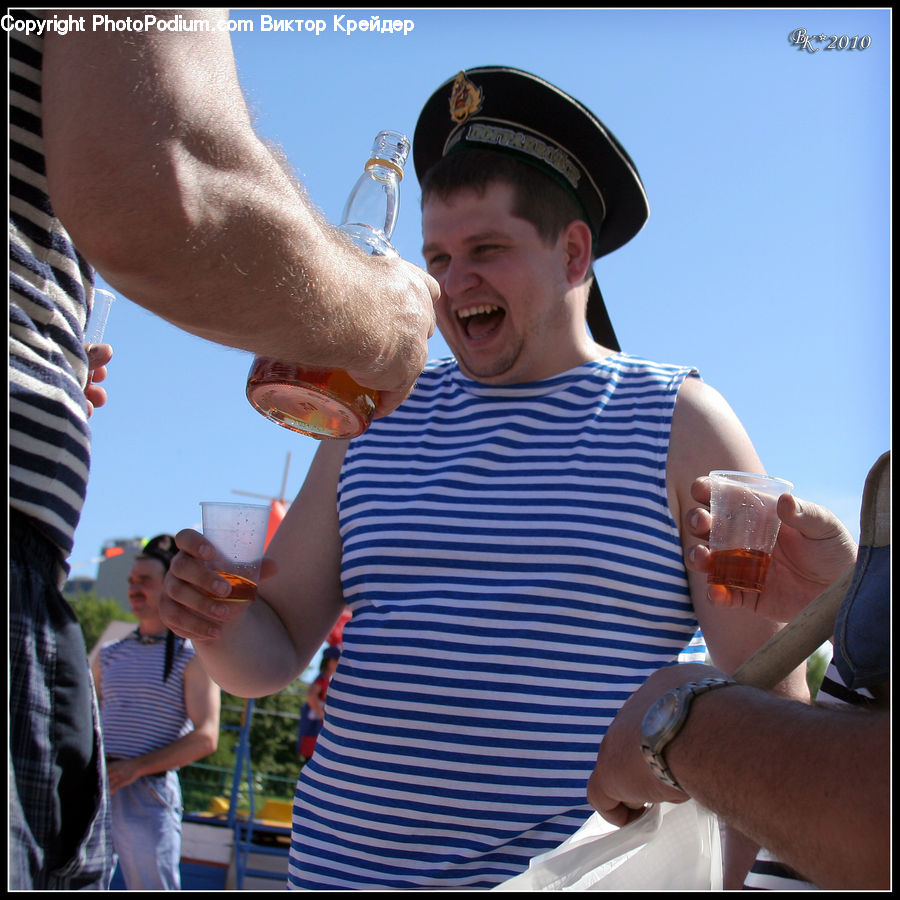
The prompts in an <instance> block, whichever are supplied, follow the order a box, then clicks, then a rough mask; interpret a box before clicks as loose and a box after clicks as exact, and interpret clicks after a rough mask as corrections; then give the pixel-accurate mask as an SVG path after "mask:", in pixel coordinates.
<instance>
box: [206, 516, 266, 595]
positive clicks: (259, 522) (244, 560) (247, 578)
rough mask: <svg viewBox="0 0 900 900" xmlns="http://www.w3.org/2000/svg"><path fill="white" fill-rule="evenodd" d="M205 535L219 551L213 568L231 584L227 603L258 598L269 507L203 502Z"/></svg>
mask: <svg viewBox="0 0 900 900" xmlns="http://www.w3.org/2000/svg"><path fill="white" fill-rule="evenodd" d="M200 508H201V510H202V514H203V536H204V537H205V538H206V539H207V540H208V541H209V542H210V543H211V544H212V545H213V546H214V547H215V548H216V558H215V559H214V560H213V563H212V565H213V568H215V570H216V572H217V573H218V574H219V575H220V576H221V577H222V578H224V579H225V580H226V581H227V582H228V583H229V584H230V585H231V594H230V595H229V596H228V597H224V598H222V597H220V598H218V599H220V600H221V599H224V600H252V599H253V597H254V596H255V595H256V585H257V582H258V581H259V569H260V565H261V564H262V558H263V551H264V549H265V544H266V532H267V530H268V525H269V507H268V506H261V505H259V504H258V503H201V504H200Z"/></svg>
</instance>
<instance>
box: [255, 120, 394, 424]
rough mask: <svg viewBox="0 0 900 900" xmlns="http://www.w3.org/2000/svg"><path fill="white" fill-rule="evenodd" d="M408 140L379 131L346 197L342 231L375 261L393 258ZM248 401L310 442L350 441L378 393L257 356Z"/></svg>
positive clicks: (338, 375)
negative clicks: (320, 440)
mask: <svg viewBox="0 0 900 900" xmlns="http://www.w3.org/2000/svg"><path fill="white" fill-rule="evenodd" d="M409 149H410V144H409V138H407V137H406V135H403V134H400V133H399V132H397V131H382V132H379V134H378V135H377V136H376V138H375V142H374V144H373V146H372V153H371V156H370V158H369V160H368V162H367V163H366V165H365V169H364V170H363V173H362V175H361V176H360V177H359V180H358V181H357V182H356V184H355V185H354V187H353V190H352V191H351V192H350V196H349V197H348V198H347V204H346V205H345V207H344V212H343V215H342V216H341V225H340V227H341V228H342V229H343V230H344V231H346V232H347V233H348V234H349V235H350V236H351V237H352V238H353V241H354V242H355V243H356V244H357V246H359V247H360V248H361V249H363V250H365V251H366V252H367V253H370V254H372V255H373V256H396V255H397V251H396V250H395V249H394V248H393V246H392V245H391V235H392V234H393V231H394V225H395V224H396V223H397V213H398V211H399V209H400V180H401V179H402V178H403V166H404V164H405V163H406V158H407V156H408V155H409ZM247 399H248V400H249V401H250V403H251V404H252V405H253V406H254V407H255V408H256V409H257V410H259V412H261V413H262V414H263V415H264V416H266V418H268V419H271V420H272V421H273V422H275V423H277V424H278V425H282V426H283V427H285V428H289V429H290V430H291V431H297V432H300V433H301V434H308V435H311V436H312V437H317V438H323V437H331V438H350V437H356V435H358V434H362V433H363V432H364V431H365V430H366V429H367V428H368V427H369V423H370V422H371V421H372V414H373V413H374V412H375V404H376V402H377V400H378V393H377V392H376V391H373V390H370V389H368V388H364V387H362V386H361V385H359V384H357V383H356V382H355V381H354V380H353V379H352V378H351V377H350V376H349V375H348V374H347V373H346V372H343V371H341V370H339V369H321V368H318V369H317V368H311V367H309V366H298V365H295V364H293V363H284V362H280V361H279V360H276V359H270V358H266V357H261V356H257V357H256V358H255V359H254V360H253V365H252V366H251V367H250V374H249V376H248V378H247Z"/></svg>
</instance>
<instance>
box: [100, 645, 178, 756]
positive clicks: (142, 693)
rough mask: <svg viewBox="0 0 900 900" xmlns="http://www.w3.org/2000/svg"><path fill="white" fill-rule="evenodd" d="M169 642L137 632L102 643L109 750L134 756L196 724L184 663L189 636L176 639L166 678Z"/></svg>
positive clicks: (104, 717) (103, 714)
mask: <svg viewBox="0 0 900 900" xmlns="http://www.w3.org/2000/svg"><path fill="white" fill-rule="evenodd" d="M165 658H166V642H165V640H158V641H156V642H155V643H143V642H142V641H141V640H140V639H139V638H138V637H136V636H135V634H134V633H132V634H131V635H129V636H128V637H126V638H122V640H120V641H113V642H112V643H109V644H104V645H103V646H102V647H101V648H100V695H101V698H102V700H101V704H100V720H101V724H102V728H103V750H104V752H105V753H106V755H107V756H121V757H124V758H126V759H130V758H131V757H133V756H140V755H141V754H143V753H150V752H151V751H152V750H158V749H159V748H160V747H165V746H166V744H171V743H172V741H174V740H177V739H178V738H180V737H184V735H186V734H188V733H189V732H190V731H191V730H192V729H193V724H192V723H191V720H190V719H189V718H188V714H187V708H186V706H185V702H184V669H185V666H187V664H188V663H189V662H190V661H191V660H192V659H193V658H194V647H193V644H191V642H190V641H186V640H183V639H182V638H178V639H176V641H175V657H174V661H173V664H172V671H171V672H170V673H169V677H168V678H167V679H166V680H165V681H163V667H164V665H165Z"/></svg>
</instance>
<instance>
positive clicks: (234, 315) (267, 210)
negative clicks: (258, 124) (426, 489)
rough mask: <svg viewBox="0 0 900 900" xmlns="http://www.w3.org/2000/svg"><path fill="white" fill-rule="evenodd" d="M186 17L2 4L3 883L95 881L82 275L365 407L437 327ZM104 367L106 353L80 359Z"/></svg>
mask: <svg viewBox="0 0 900 900" xmlns="http://www.w3.org/2000/svg"><path fill="white" fill-rule="evenodd" d="M184 12H185V11H183V10H153V12H152V14H149V13H148V12H147V11H146V10H143V11H141V10H129V9H125V10H120V9H116V10H105V11H104V12H103V15H102V17H101V18H102V20H103V26H102V27H84V22H85V19H86V18H87V16H84V17H79V16H72V15H67V14H65V13H66V11H62V12H61V11H59V10H57V11H53V10H40V9H37V10H22V9H16V10H12V11H10V13H9V15H7V16H4V27H5V28H6V29H7V30H8V32H9V35H8V36H9V54H10V55H9V63H10V78H9V87H10V92H9V97H10V106H9V114H10V120H9V136H10V152H9V158H10V197H9V385H10V390H9V425H10V457H9V459H10V467H9V468H10V492H9V493H10V607H9V635H10V640H9V660H10V769H11V778H10V783H11V790H10V798H9V799H10V865H9V869H10V884H11V886H12V887H13V888H14V889H39V890H74V889H78V888H86V887H99V888H103V887H106V886H107V885H108V883H109V875H110V864H111V850H110V839H109V815H108V794H107V791H106V786H105V773H104V769H103V753H102V747H101V737H100V732H99V726H98V724H97V721H96V718H97V710H96V703H95V696H94V690H93V686H92V684H91V679H90V672H89V669H88V663H87V655H86V653H85V647H84V639H83V637H82V635H81V630H80V628H79V626H78V622H77V620H76V619H75V615H74V613H73V612H72V610H71V608H70V607H69V606H68V604H67V603H66V601H65V599H64V598H63V596H62V594H61V592H60V588H61V586H62V585H63V584H64V582H65V580H66V577H67V563H66V560H67V558H68V555H69V553H70V552H71V549H72V545H73V535H74V532H75V528H76V527H77V524H78V519H79V516H80V514H81V508H82V504H83V502H84V498H85V494H86V491H87V478H88V471H89V468H90V428H89V425H88V417H89V415H90V412H91V409H92V406H91V404H94V405H100V403H101V402H102V400H103V398H104V393H103V390H102V388H96V387H89V388H88V390H87V392H86V390H85V385H86V383H87V381H88V369H89V365H88V356H87V352H86V349H85V346H84V326H85V320H86V318H87V315H88V312H89V311H90V308H91V303H92V298H93V294H94V282H95V271H99V272H100V273H101V274H102V275H103V276H104V277H105V278H106V279H107V281H108V282H109V283H110V284H111V285H112V286H113V287H114V288H115V289H116V290H118V291H120V292H121V293H123V294H124V295H125V296H127V297H128V298H129V299H130V300H133V301H134V302H136V303H138V304H140V305H141V306H144V307H145V308H147V309H149V310H151V311H153V312H154V313H156V314H158V315H160V316H162V317H164V318H166V319H167V320H168V321H170V322H172V323H173V324H175V325H177V326H179V327H180V328H182V329H184V330H185V331H189V332H191V333H192V334H196V335H199V336H201V337H203V338H206V339H208V340H212V341H215V342H217V343H221V344H224V345H226V346H233V347H238V348H241V349H244V350H249V351H251V352H253V353H256V354H259V355H261V356H267V357H268V356H271V357H274V358H276V359H281V360H285V361H294V362H305V363H307V364H316V365H319V364H321V365H327V366H330V367H341V368H345V369H349V370H351V371H354V370H355V377H356V378H357V379H358V380H359V381H361V382H362V383H363V384H365V385H367V386H370V387H373V388H382V389H383V392H382V393H381V395H380V404H381V405H382V406H383V409H382V412H386V411H388V410H389V409H391V408H392V407H393V406H394V405H396V404H397V403H399V402H400V401H401V400H402V399H403V398H404V397H405V396H406V395H407V394H408V393H409V391H410V390H411V387H412V384H413V383H414V381H415V378H416V377H417V375H418V374H419V372H420V371H421V368H422V365H423V364H424V362H425V360H426V358H427V341H428V337H429V336H430V334H431V332H432V330H433V327H434V310H433V304H432V297H433V296H436V295H437V285H436V284H435V283H434V281H433V280H432V279H431V278H429V277H428V276H427V275H426V274H425V273H424V272H423V271H422V270H421V269H419V268H418V267H416V266H413V265H412V264H409V263H405V262H402V261H400V260H388V259H380V260H374V259H370V258H368V257H365V256H363V255H362V254H360V253H359V252H358V251H356V250H355V249H354V248H353V247H350V246H348V244H347V241H346V238H345V237H344V236H342V235H341V233H339V232H338V231H337V229H335V228H334V227H333V226H331V225H329V224H328V223H327V222H325V221H324V219H323V218H322V217H321V215H320V214H319V213H318V212H317V211H316V210H315V209H314V208H313V207H312V205H311V203H310V202H309V199H308V197H307V196H306V193H305V191H304V189H303V188H302V186H301V185H299V184H298V183H297V182H296V181H295V179H294V178H293V177H292V175H291V174H290V171H289V169H288V167H287V166H286V165H285V164H284V160H283V158H282V155H281V153H280V152H279V151H277V150H273V149H272V148H271V147H270V146H269V145H268V144H267V143H266V142H264V141H263V140H262V139H261V138H260V137H259V136H258V135H257V134H256V132H255V131H254V128H253V126H252V123H251V117H250V114H249V112H248V110H247V106H246V103H245V101H244V97H243V94H242V92H241V88H240V85H239V83H238V79H237V75H236V72H235V65H234V57H233V52H232V48H231V39H230V36H229V32H228V27H227V26H228V10H227V9H203V10H190V11H188V12H189V15H188V16H185V15H183V13H184ZM145 14H146V15H145ZM132 17H135V18H136V19H138V20H139V21H137V22H135V23H132V22H131V21H130V20H131V18H132ZM185 23H187V24H188V25H189V26H190V27H188V28H181V27H180V26H181V25H183V24H185ZM132 24H134V25H135V27H133V28H132ZM79 25H80V27H79ZM172 25H177V26H179V27H176V28H172V27H168V26H172ZM198 235H202V239H198ZM336 309H339V310H340V312H341V314H340V315H336V314H335V310H336ZM286 322H292V323H295V324H294V327H291V328H286V327H285V323H286ZM108 359H109V348H108V347H104V349H103V351H102V356H100V355H96V354H95V355H94V356H93V357H92V359H91V367H92V368H93V367H96V366H98V365H103V364H104V363H105V362H106V361H108Z"/></svg>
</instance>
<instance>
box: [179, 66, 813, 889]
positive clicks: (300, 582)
mask: <svg viewBox="0 0 900 900" xmlns="http://www.w3.org/2000/svg"><path fill="white" fill-rule="evenodd" d="M413 157H414V161H415V167H416V171H417V174H418V176H419V181H420V184H421V185H422V192H423V193H422V235H423V252H424V256H425V263H426V267H427V269H428V271H429V272H431V274H433V275H434V277H435V278H436V279H437V280H438V282H439V284H440V286H441V297H440V299H439V301H438V305H437V316H438V323H439V326H440V329H441V333H442V334H443V336H444V338H445V339H446V340H447V343H448V344H449V346H450V348H451V350H452V351H453V353H454V358H453V359H446V360H439V361H436V362H434V363H431V364H429V366H428V367H427V368H426V370H425V371H424V372H423V373H422V375H421V376H420V378H419V382H418V386H417V388H416V391H415V392H414V393H413V394H412V396H411V397H410V398H409V399H408V400H407V401H406V402H405V403H404V404H403V405H402V406H401V407H400V408H399V409H398V410H397V411H396V412H395V413H394V414H393V415H392V416H390V417H388V418H386V419H383V420H379V421H378V422H375V423H374V424H373V426H372V427H371V428H370V429H369V430H368V431H367V432H366V433H365V434H364V435H361V436H360V437H359V438H356V439H353V440H351V441H349V442H343V441H332V442H327V443H324V444H323V445H322V446H321V448H320V449H319V451H318V453H317V455H316V458H315V459H314V461H313V463H312V466H311V468H310V471H309V474H308V477H307V479H306V483H305V484H304V486H303V488H302V489H301V491H300V494H299V495H298V497H297V498H296V500H295V501H294V503H292V505H291V507H290V510H289V511H288V514H287V516H286V517H285V519H284V521H283V522H282V524H281V527H280V528H279V530H278V532H277V533H276V534H275V536H274V537H273V539H272V541H271V543H270V544H269V547H268V554H269V555H270V556H271V557H273V559H274V562H275V566H277V572H272V573H271V575H270V577H268V578H267V579H266V580H265V582H264V583H263V584H261V586H260V592H259V596H258V598H257V600H255V601H254V602H253V603H251V604H249V605H248V604H233V603H232V604H229V603H221V602H219V601H216V600H212V599H210V597H209V596H208V595H207V593H206V592H207V591H210V590H212V591H214V589H215V586H216V578H215V574H214V573H213V572H212V571H211V570H209V569H208V568H207V567H206V565H205V561H206V560H208V559H209V558H210V557H209V556H208V552H209V547H208V545H207V543H206V542H205V541H204V540H203V538H202V536H201V535H199V534H197V533H196V532H193V531H191V530H186V531H182V532H180V533H179V534H178V535H177V536H176V540H177V542H178V544H179V547H180V548H181V550H182V552H181V553H179V554H178V556H176V557H175V559H174V560H173V563H172V568H171V570H170V572H169V577H168V580H167V593H168V595H169V597H168V598H167V599H166V600H164V603H163V618H164V620H165V621H166V622H167V624H169V626H170V627H171V628H172V629H173V630H175V631H176V632H177V633H179V634H184V635H185V636H188V637H190V638H191V639H192V640H193V641H194V644H195V646H196V648H197V652H198V654H200V655H201V656H202V658H203V660H204V664H205V665H206V666H207V668H208V670H209V672H210V674H211V675H212V677H213V678H214V679H216V681H218V682H219V683H220V684H221V685H222V687H223V688H224V689H225V690H227V691H228V692H230V693H235V694H238V695H245V696H257V695H259V694H265V693H270V692H273V691H276V690H278V689H280V688H281V687H283V686H284V685H285V684H289V683H290V682H291V681H293V680H294V679H295V678H296V677H297V676H298V674H299V673H300V672H302V671H303V670H304V668H305V667H306V665H307V663H308V660H309V659H310V658H311V657H312V656H313V654H314V653H315V652H316V650H317V649H318V647H319V646H320V645H321V643H322V641H323V638H324V635H325V634H326V633H327V631H328V629H329V628H330V627H331V624H332V623H333V622H334V621H335V619H336V618H337V616H338V615H339V614H340V612H341V610H342V609H343V608H344V606H345V605H346V606H347V607H348V608H349V609H351V610H352V613H353V616H352V618H351V619H350V621H349V622H348V623H347V624H346V626H345V628H344V637H343V647H342V656H341V664H340V667H339V669H338V671H337V673H336V674H335V676H334V679H333V680H332V682H331V685H330V687H329V693H328V718H327V720H326V722H325V725H324V727H323V729H322V733H321V735H320V736H319V742H318V748H317V751H316V754H315V755H314V756H313V758H312V760H311V761H310V762H309V764H307V765H305V766H304V767H303V769H302V771H301V774H300V778H299V781H298V785H297V791H296V795H295V801H294V829H293V841H292V847H291V861H290V866H289V869H288V884H289V886H290V887H292V888H295V889H306V890H328V889H332V890H335V889H350V888H356V889H373V890H378V889H381V890H402V889H418V890H428V889H433V890H440V889H444V890H452V889H456V890H462V889H476V888H482V889H488V888H491V887H493V886H495V885H496V884H498V883H500V882H502V881H504V880H506V879H508V878H510V877H512V876H514V875H517V874H518V873H520V872H522V871H523V870H524V869H525V868H526V867H527V866H528V862H529V860H530V858H531V857H533V856H536V855H538V854H540V853H542V852H544V851H546V850H550V849H552V848H553V847H555V846H557V845H558V844H559V843H561V842H562V841H563V840H565V839H566V838H567V837H568V836H569V835H571V834H573V833H574V832H575V831H576V830H577V829H578V828H579V827H580V826H581V825H582V824H583V823H584V822H585V821H586V820H587V819H588V818H589V817H590V815H591V814H592V812H593V810H592V809H591V807H590V804H589V803H588V802H587V798H586V796H585V785H586V784H587V780H588V777H589V776H590V774H591V771H592V770H593V767H594V764H595V762H596V757H597V748H598V747H599V746H600V743H601V741H602V739H603V735H604V732H605V730H606V726H607V725H608V724H609V722H611V721H612V720H613V718H614V717H615V714H616V712H617V711H618V710H619V708H620V707H621V705H622V703H624V701H625V699H626V698H627V697H628V695H629V694H630V693H631V692H632V691H634V690H635V689H637V687H638V686H639V685H640V684H641V683H642V682H643V681H644V680H646V678H647V677H648V676H649V675H650V674H651V673H652V672H654V671H656V670H657V669H660V668H663V667H667V666H671V665H672V664H673V663H675V662H677V661H678V660H680V659H685V658H687V659H699V660H701V661H702V660H703V659H704V657H705V650H706V647H705V646H703V645H699V646H698V645H696V644H695V643H694V638H695V635H696V634H697V630H698V627H699V628H701V629H702V632H703V636H704V638H705V641H706V645H708V648H709V653H710V654H711V656H712V659H713V661H714V662H715V664H716V665H717V666H718V667H719V668H721V669H722V670H724V671H732V670H733V669H735V668H736V667H737V666H738V665H739V664H740V663H742V662H743V661H744V660H745V659H746V658H747V657H748V656H749V655H750V654H751V653H752V652H753V651H755V650H756V649H757V648H758V647H759V646H760V645H762V644H763V643H764V642H765V641H766V640H767V639H768V638H769V637H770V636H771V635H772V634H773V633H775V632H776V631H777V630H778V625H777V624H775V623H773V622H770V621H767V620H766V619H764V618H762V617H761V616H757V615H754V614H753V613H752V612H749V611H746V610H739V611H737V612H735V611H733V610H723V609H720V608H718V607H716V606H715V605H714V604H712V603H711V602H710V601H709V598H708V597H707V592H706V578H705V576H701V575H699V574H696V573H693V572H689V571H688V570H687V569H686V568H685V564H684V554H685V552H686V551H687V549H688V546H689V544H688V540H689V538H690V534H689V532H688V529H687V523H686V518H685V517H686V516H687V515H688V512H689V510H691V509H692V508H693V505H694V504H693V500H692V498H691V495H690V489H691V485H692V483H693V481H694V479H695V478H696V477H697V476H698V475H701V474H706V473H708V472H709V471H710V470H712V469H718V468H724V469H744V470H749V471H763V467H762V463H761V461H760V459H759V457H758V455H757V453H756V451H755V449H754V448H753V445H752V443H751V441H750V438H749V437H748V435H747V434H746V431H745V430H744V428H743V426H742V425H741V423H740V421H739V420H738V418H737V416H736V415H735V413H734V412H733V410H732V409H731V408H730V407H729V406H728V404H727V403H726V402H725V400H724V399H723V398H722V396H721V395H720V394H719V393H718V392H717V391H715V390H714V389H713V388H712V387H710V386H709V385H707V384H705V383H704V382H703V381H701V380H700V378H699V377H698V373H697V371H696V370H695V369H694V368H692V367H691V366H688V365H678V364H667V363H659V362H655V361H651V360H647V359H645V358H642V357H639V356H634V355H632V354H629V353H624V352H622V351H621V349H620V345H619V342H618V340H617V337H616V334H615V332H614V330H613V328H612V325H611V322H610V318H609V315H608V313H607V310H606V307H605V304H604V302H603V298H602V297H601V296H600V292H599V290H598V289H597V286H596V283H595V281H594V279H593V272H592V265H593V263H594V261H595V260H596V259H598V258H600V257H602V256H604V255H606V254H609V253H612V252H614V251H615V250H616V249H617V248H619V247H621V246H622V245H623V244H625V243H626V242H627V241H629V240H630V239H631V238H633V237H634V236H635V235H636V234H637V233H638V231H640V229H641V227H642V226H643V224H644V222H645V221H646V219H647V215H648V206H647V198H646V196H645V193H644V188H643V184H642V182H641V179H640V177H639V176H638V173H637V169H636V167H635V165H634V163H633V162H632V160H631V159H630V157H629V156H628V154H627V153H626V152H625V150H624V149H623V147H622V146H621V144H620V143H619V142H618V140H617V139H616V138H615V137H614V136H613V135H612V134H611V133H610V131H609V129H608V128H607V127H606V126H605V125H604V124H603V123H602V122H601V121H600V120H599V119H597V117H596V116H595V115H594V114H593V113H592V112H591V111H589V110H588V109H586V107H585V106H584V105H583V104H582V103H580V102H579V101H578V100H576V99H575V98H573V97H571V96H569V95H568V94H566V93H565V92H563V91H562V90H560V89H559V88H557V87H556V86H555V85H551V84H549V83H547V82H546V81H544V80H543V79H541V78H539V77H537V76H534V75H532V74H530V73H526V72H521V71H519V70H514V69H509V68H505V67H499V66H498V67H481V68H476V69H470V70H467V71H466V72H464V73H460V74H459V75H457V76H456V77H454V78H451V79H449V80H448V81H447V82H446V83H445V84H444V85H442V86H440V87H439V88H438V89H437V90H436V91H435V92H434V94H433V95H432V97H431V98H430V99H429V100H428V101H427V102H426V104H425V107H424V108H423V110H422V112H421V114H420V116H419V121H418V124H417V126H416V130H415V136H414V140H413ZM642 301H643V298H641V297H637V296H635V297H631V298H627V302H630V303H632V304H635V305H640V304H641V303H642ZM654 302H658V298H657V299H656V300H655V301H654ZM273 568H274V567H273ZM238 606H239V607H240V608H239V609H238V608H237V607H238ZM260 662H264V665H261V664H259V663H260ZM251 663H252V664H251ZM783 689H784V690H785V691H786V692H788V693H789V694H791V695H792V696H798V697H808V691H807V689H806V684H805V679H804V673H803V672H802V671H798V672H795V673H793V674H792V675H791V676H790V678H789V679H787V682H786V683H785V685H784V686H783ZM326 748H327V752H323V751H325V749H326ZM385 798H389V802H385ZM361 835H363V836H364V837H363V838H361V837H360V836H361ZM361 841H362V842H364V852H360V846H361ZM729 843H730V844H732V843H733V842H731V841H729ZM754 852H755V850H754V848H752V847H751V848H749V849H748V850H747V851H746V856H747V857H749V858H751V859H752V855H753V853H754ZM733 853H734V851H733V848H731V847H730V848H729V855H730V856H733ZM738 862H740V863H742V864H745V865H749V861H748V860H739V861H738ZM745 871H746V868H744V872H745ZM744 872H741V873H740V876H739V877H741V878H742V877H743V874H744Z"/></svg>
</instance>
